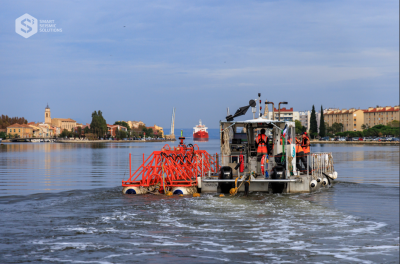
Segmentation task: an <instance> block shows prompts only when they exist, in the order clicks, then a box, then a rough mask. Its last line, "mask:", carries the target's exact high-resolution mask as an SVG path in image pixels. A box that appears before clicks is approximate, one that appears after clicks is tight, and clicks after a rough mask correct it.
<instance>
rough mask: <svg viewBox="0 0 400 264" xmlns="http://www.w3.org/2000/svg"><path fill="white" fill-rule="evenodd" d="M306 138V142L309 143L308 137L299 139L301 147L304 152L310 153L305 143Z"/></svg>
mask: <svg viewBox="0 0 400 264" xmlns="http://www.w3.org/2000/svg"><path fill="white" fill-rule="evenodd" d="M306 140H308V143H310V139H309V138H308V137H307V138H303V140H302V141H301V147H302V148H303V151H304V154H307V153H310V145H308V146H307V145H306V142H305V141H306Z"/></svg>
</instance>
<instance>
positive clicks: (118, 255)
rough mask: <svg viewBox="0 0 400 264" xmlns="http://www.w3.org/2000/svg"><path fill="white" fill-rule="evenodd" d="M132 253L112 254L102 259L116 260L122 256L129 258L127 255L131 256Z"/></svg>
mask: <svg viewBox="0 0 400 264" xmlns="http://www.w3.org/2000/svg"><path fill="white" fill-rule="evenodd" d="M132 254H133V253H129V254H113V255H108V256H106V257H104V258H105V259H106V258H116V257H122V256H129V255H132Z"/></svg>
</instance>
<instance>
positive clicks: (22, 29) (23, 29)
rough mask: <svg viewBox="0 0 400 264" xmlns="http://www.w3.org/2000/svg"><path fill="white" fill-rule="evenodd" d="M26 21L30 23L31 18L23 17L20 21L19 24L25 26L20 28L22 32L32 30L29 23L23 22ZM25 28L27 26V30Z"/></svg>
mask: <svg viewBox="0 0 400 264" xmlns="http://www.w3.org/2000/svg"><path fill="white" fill-rule="evenodd" d="M26 21H28V22H29V23H31V20H29V19H27V18H25V19H24V20H22V21H21V25H23V26H24V27H25V28H21V31H22V32H24V33H29V32H31V31H32V28H31V27H30V26H29V25H27V24H25V22H26ZM26 28H28V30H26Z"/></svg>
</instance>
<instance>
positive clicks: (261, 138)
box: [256, 128, 269, 156]
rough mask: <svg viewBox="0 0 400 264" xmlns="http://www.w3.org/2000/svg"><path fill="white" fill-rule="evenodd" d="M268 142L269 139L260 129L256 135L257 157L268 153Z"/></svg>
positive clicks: (263, 130)
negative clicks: (259, 132)
mask: <svg viewBox="0 0 400 264" xmlns="http://www.w3.org/2000/svg"><path fill="white" fill-rule="evenodd" d="M268 141H269V138H268V137H267V136H266V135H265V129H264V128H263V129H261V134H258V136H257V138H256V143H257V156H258V155H261V156H262V154H267V153H268V147H269V146H268Z"/></svg>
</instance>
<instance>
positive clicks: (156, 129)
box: [148, 124, 164, 137]
mask: <svg viewBox="0 0 400 264" xmlns="http://www.w3.org/2000/svg"><path fill="white" fill-rule="evenodd" d="M148 128H151V129H153V134H154V135H155V136H158V137H164V129H163V128H162V127H160V126H157V125H156V124H154V126H152V127H148Z"/></svg>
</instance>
